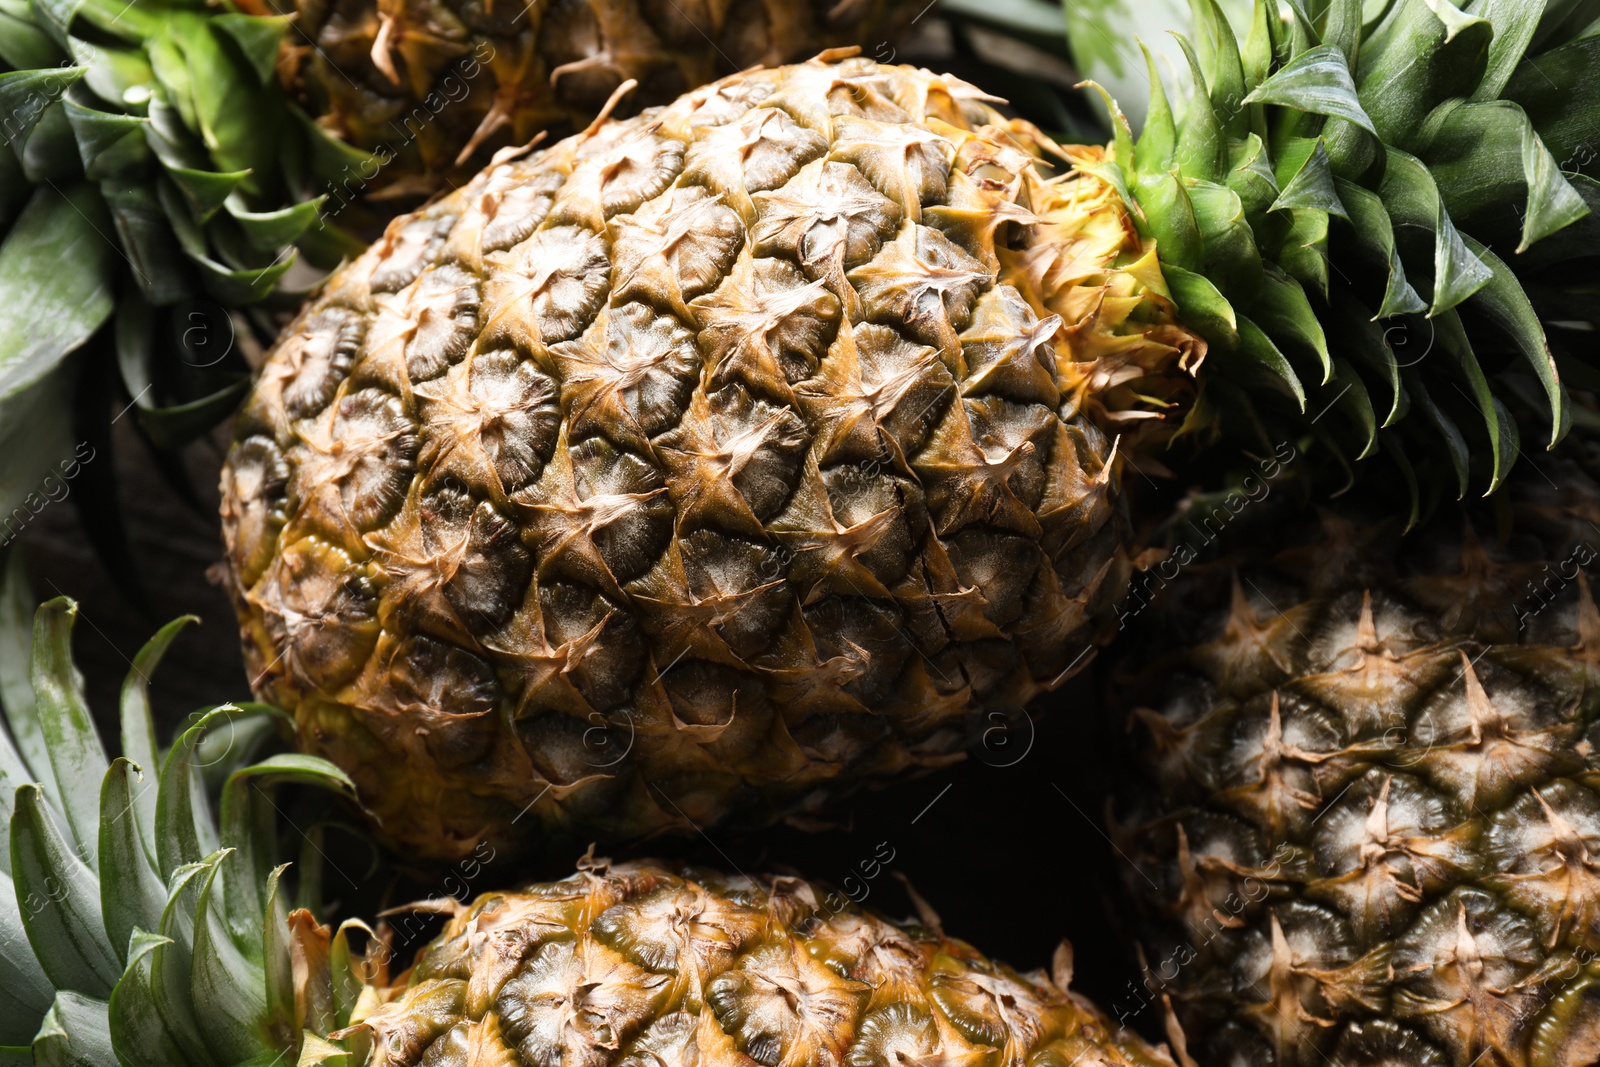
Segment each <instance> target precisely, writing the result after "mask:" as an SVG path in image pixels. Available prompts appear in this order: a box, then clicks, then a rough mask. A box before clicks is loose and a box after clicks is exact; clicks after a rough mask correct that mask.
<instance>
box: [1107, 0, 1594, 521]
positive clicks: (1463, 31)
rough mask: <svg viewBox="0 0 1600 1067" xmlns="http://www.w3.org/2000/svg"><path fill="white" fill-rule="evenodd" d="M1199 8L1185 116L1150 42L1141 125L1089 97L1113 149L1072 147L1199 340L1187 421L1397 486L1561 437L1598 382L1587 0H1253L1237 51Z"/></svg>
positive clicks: (1207, 1)
mask: <svg viewBox="0 0 1600 1067" xmlns="http://www.w3.org/2000/svg"><path fill="white" fill-rule="evenodd" d="M1191 6H1192V8H1193V10H1194V24H1195V33H1194V36H1193V39H1192V40H1191V38H1190V37H1187V36H1182V35H1179V36H1178V41H1179V43H1180V45H1181V47H1182V51H1183V55H1184V58H1185V60H1186V65H1187V68H1188V75H1189V82H1190V92H1189V93H1188V102H1187V105H1186V106H1185V107H1184V108H1182V110H1181V118H1180V117H1179V115H1178V113H1177V112H1175V109H1174V107H1173V105H1172V103H1171V101H1170V99H1169V97H1168V95H1167V91H1166V87H1165V86H1164V85H1163V82H1162V79H1161V76H1160V74H1159V73H1158V70H1157V64H1156V62H1155V61H1154V59H1152V58H1151V56H1150V53H1149V51H1148V49H1146V50H1145V57H1146V61H1147V64H1148V68H1149V77H1150V104H1149V111H1148V117H1147V120H1146V122H1145V124H1144V128H1143V130H1142V132H1141V134H1140V135H1139V136H1138V137H1137V138H1136V137H1135V136H1134V133H1133V131H1132V129H1131V127H1130V125H1129V123H1128V121H1127V119H1126V118H1125V117H1124V115H1123V113H1122V111H1121V110H1120V108H1119V107H1118V106H1117V104H1116V103H1115V101H1113V100H1112V99H1111V97H1110V95H1109V94H1108V93H1106V94H1105V96H1106V103H1107V106H1108V108H1109V110H1110V113H1111V118H1112V122H1113V127H1114V132H1115V140H1114V144H1113V148H1112V152H1111V155H1110V158H1109V159H1107V160H1106V161H1105V162H1104V163H1101V164H1098V165H1096V164H1094V163H1093V162H1092V161H1091V162H1086V163H1081V164H1080V166H1083V167H1085V168H1086V169H1089V170H1090V171H1091V172H1092V173H1095V174H1098V175H1099V176H1101V177H1102V178H1104V179H1105V180H1106V181H1108V182H1110V183H1111V184H1113V185H1114V186H1115V187H1116V188H1117V189H1118V190H1119V192H1120V193H1121V194H1122V196H1123V199H1124V200H1125V202H1126V203H1127V204H1128V206H1129V210H1130V213H1131V214H1132V216H1133V219H1134V222H1135V224H1136V225H1137V226H1138V228H1139V229H1140V231H1141V233H1143V234H1145V235H1147V236H1149V237H1153V238H1154V239H1155V241H1156V244H1157V247H1158V249H1159V253H1160V257H1161V263H1162V270H1163V273H1164V275H1165V279H1166V283H1167V285H1168V287H1169V288H1170V290H1171V293H1172V296H1173V299H1174V301H1175V302H1176V303H1177V305H1178V307H1179V309H1180V313H1181V317H1182V319H1183V321H1184V322H1185V324H1186V325H1188V326H1189V327H1191V328H1192V329H1194V330H1195V331H1196V332H1198V333H1199V334H1201V335H1202V336H1203V337H1205V338H1206V340H1207V341H1208V342H1209V344H1210V353H1211V354H1210V356H1209V359H1210V363H1209V364H1208V366H1209V369H1210V373H1208V374H1207V375H1206V376H1205V379H1204V390H1203V393H1202V396H1201V398H1200V400H1199V401H1198V402H1197V403H1196V405H1195V406H1194V408H1193V409H1192V410H1191V411H1190V413H1189V415H1188V418H1187V420H1186V422H1185V424H1184V427H1183V431H1182V432H1180V434H1179V436H1180V437H1182V436H1183V435H1184V434H1190V435H1195V436H1198V435H1199V434H1201V433H1202V432H1208V433H1211V434H1213V435H1215V434H1219V433H1221V432H1222V431H1223V430H1224V429H1226V430H1228V431H1229V432H1231V433H1236V434H1239V435H1241V436H1244V437H1246V438H1247V439H1248V440H1250V441H1251V442H1252V443H1253V444H1256V445H1259V446H1262V447H1264V448H1266V450H1268V451H1271V449H1272V443H1273V442H1275V441H1285V440H1304V439H1305V438H1306V437H1308V436H1309V437H1311V438H1314V439H1315V440H1317V441H1319V442H1321V443H1322V444H1324V445H1325V446H1327V451H1328V452H1329V453H1330V454H1331V455H1332V456H1334V457H1336V458H1337V461H1338V463H1339V464H1340V465H1341V466H1342V467H1343V468H1344V469H1345V470H1346V471H1347V473H1348V474H1349V475H1350V476H1352V477H1353V475H1354V466H1353V463H1352V461H1358V460H1362V459H1365V458H1366V457H1368V456H1371V455H1373V454H1374V453H1376V452H1378V451H1380V450H1381V451H1382V452H1383V453H1385V454H1387V455H1388V456H1389V457H1390V458H1391V459H1392V460H1393V462H1394V464H1395V465H1396V467H1397V468H1398V470H1399V471H1400V472H1401V474H1402V475H1403V476H1404V477H1405V479H1406V481H1407V482H1408V484H1409V486H1410V489H1411V494H1412V497H1413V501H1415V499H1416V497H1417V494H1418V488H1419V475H1420V476H1421V477H1422V479H1424V484H1425V485H1427V486H1430V487H1434V488H1438V487H1443V486H1446V485H1449V484H1453V485H1454V487H1455V488H1456V490H1457V493H1458V495H1464V494H1465V493H1467V492H1468V491H1469V489H1471V488H1473V487H1474V486H1476V487H1477V488H1478V489H1479V490H1480V491H1481V490H1490V491H1492V490H1493V489H1494V488H1495V487H1496V486H1498V485H1499V484H1500V483H1501V482H1502V480H1503V479H1504V478H1505V476H1506V474H1507V472H1508V471H1509V470H1510V469H1511V466H1512V464H1513V463H1514V462H1515V460H1516V458H1517V455H1518V451H1519V437H1520V432H1521V431H1522V430H1524V429H1525V430H1526V431H1527V432H1528V433H1529V434H1531V435H1534V436H1535V437H1536V439H1537V440H1539V441H1540V442H1542V443H1545V444H1547V445H1550V446H1553V445H1554V444H1555V443H1556V442H1558V441H1560V440H1561V439H1562V437H1563V436H1564V435H1565V434H1566V433H1567V432H1568V429H1569V428H1570V425H1571V422H1572V418H1573V413H1572V409H1571V406H1570V404H1569V401H1568V397H1567V394H1566V383H1567V382H1573V383H1576V384H1579V385H1580V386H1586V385H1587V384H1589V383H1591V382H1592V381H1596V380H1600V379H1596V378H1595V374H1594V370H1593V368H1592V365H1591V364H1592V356H1590V355H1588V354H1587V353H1583V354H1580V350H1579V347H1578V346H1577V345H1575V344H1574V343H1573V342H1575V341H1581V340H1582V339H1583V338H1584V337H1587V336H1592V334H1590V333H1588V332H1587V331H1589V330H1591V329H1592V324H1593V322H1594V315H1593V313H1592V310H1591V308H1589V307H1585V306H1582V302H1581V301H1579V300H1577V299H1574V295H1575V294H1576V293H1577V292H1580V291H1582V290H1583V288H1584V287H1585V286H1586V285H1588V284H1590V283H1591V282H1592V279H1593V267H1592V264H1593V258H1592V257H1593V254H1594V249H1595V248H1596V247H1597V246H1596V244H1595V242H1594V237H1595V236H1596V232H1595V231H1596V227H1597V225H1600V224H1597V223H1596V222H1595V220H1594V218H1593V216H1592V215H1591V208H1592V206H1593V205H1595V204H1596V203H1600V185H1597V184H1596V182H1595V180H1594V179H1593V178H1591V177H1590V176H1589V175H1588V174H1586V173H1582V170H1583V169H1584V168H1586V167H1588V166H1589V165H1590V164H1591V163H1592V162H1593V160H1594V151H1593V150H1592V148H1589V147H1588V146H1589V143H1590V140H1591V139H1592V138H1593V137H1594V136H1595V135H1596V134H1597V133H1600V100H1597V99H1596V95H1597V93H1600V89H1597V88H1596V85H1597V84H1600V69H1597V66H1596V64H1597V62H1600V38H1596V37H1594V36H1591V35H1590V30H1591V29H1592V27H1590V26H1589V25H1588V22H1589V21H1590V20H1591V19H1592V17H1593V13H1592V12H1591V11H1589V7H1588V6H1587V5H1584V4H1580V3H1575V2H1573V0H1506V2H1501V0H1474V2H1471V3H1468V4H1464V5H1460V6H1458V5H1457V4H1455V3H1452V2H1451V0H1391V2H1389V3H1386V4H1383V5H1380V10H1379V11H1378V13H1377V15H1376V16H1375V17H1373V18H1371V19H1366V18H1364V9H1366V8H1372V7H1373V5H1372V4H1366V5H1363V3H1362V2H1361V0H1323V2H1322V3H1316V4H1313V5H1312V9H1311V10H1310V11H1308V9H1307V7H1306V6H1304V5H1302V3H1301V2H1300V0H1286V2H1285V3H1284V4H1283V5H1281V6H1280V5H1279V4H1276V3H1268V2H1267V0H1256V2H1255V4H1254V18H1253V21H1252V22H1251V27H1250V31H1249V33H1248V36H1247V37H1246V38H1245V40H1244V42H1243V44H1242V45H1241V44H1240V42H1239V40H1238V38H1237V37H1236V36H1235V34H1234V31H1233V28H1232V26H1231V25H1230V23H1229V21H1228V19H1227V18H1226V17H1225V16H1224V15H1223V13H1222V11H1221V10H1220V9H1219V8H1218V6H1217V3H1216V0H1191ZM1280 10H1281V11H1282V12H1283V13H1284V14H1283V17H1281V18H1280V17H1279V12H1280ZM1584 12H1589V14H1588V15H1587V16H1585V15H1584ZM1141 47H1142V46H1141ZM1091 68H1092V65H1091ZM1101 92H1102V93H1105V91H1104V90H1103V89H1102V90H1101ZM1573 168H1576V169H1573ZM1541 310H1543V311H1544V312H1545V314H1544V316H1541ZM1480 327H1487V328H1486V329H1480ZM1547 328H1548V329H1549V330H1550V331H1551V334H1547V332H1546V331H1547ZM1552 335H1554V336H1555V340H1556V341H1557V342H1558V343H1555V344H1552ZM1407 346H1409V347H1407ZM1418 353H1420V354H1418ZM1517 412H1535V413H1536V414H1532V415H1520V416H1519V414H1517ZM1330 413H1333V414H1331V416H1330V417H1329V418H1326V419H1324V418H1323V416H1324V415H1330ZM1519 423H1520V425H1519ZM1441 463H1442V467H1441V466H1438V464H1441Z"/></svg>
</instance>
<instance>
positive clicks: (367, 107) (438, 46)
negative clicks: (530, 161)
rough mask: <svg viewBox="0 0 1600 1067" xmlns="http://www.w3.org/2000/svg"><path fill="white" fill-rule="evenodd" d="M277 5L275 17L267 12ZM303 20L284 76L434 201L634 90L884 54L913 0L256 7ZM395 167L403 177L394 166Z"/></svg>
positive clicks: (317, 111) (390, 177) (522, 0)
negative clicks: (495, 160)
mask: <svg viewBox="0 0 1600 1067" xmlns="http://www.w3.org/2000/svg"><path fill="white" fill-rule="evenodd" d="M269 5H270V6H269ZM245 6H247V7H252V8H257V9H259V10H260V11H261V13H269V12H270V11H272V10H273V9H274V8H276V9H277V10H281V11H283V12H284V13H285V14H293V15H294V16H295V17H296V21H295V23H294V27H293V29H292V31H291V32H290V34H289V35H288V36H287V37H286V39H285V42H284V50H283V54H282V56H281V58H280V61H279V74H280V77H281V78H282V79H283V81H284V83H285V85H286V86H288V87H289V88H290V90H291V91H292V92H293V93H294V94H295V95H296V96H297V97H298V98H299V99H300V100H301V101H302V102H304V104H305V105H306V109H307V110H308V111H309V112H310V113H311V114H313V115H316V116H318V121H319V122H320V123H321V124H322V125H323V126H324V127H326V128H327V129H329V130H332V131H334V132H335V133H336V134H337V135H338V136H339V137H340V138H341V139H342V140H344V141H346V142H348V143H350V144H352V145H355V146H357V147H359V148H361V149H363V150H365V151H368V152H378V153H379V154H380V158H382V159H384V163H385V172H384V173H383V174H381V175H379V176H378V182H379V183H380V185H381V186H382V187H384V188H385V189H386V195H390V196H393V195H403V194H407V193H409V194H416V193H419V192H420V193H422V194H424V195H427V194H431V193H433V192H434V191H435V190H436V189H438V188H439V187H440V184H441V178H440V175H441V174H443V173H445V172H448V171H450V170H451V169H452V168H454V167H456V166H459V165H460V164H462V163H464V162H465V161H466V160H467V159H468V158H469V157H470V156H472V155H473V153H474V152H475V151H476V150H477V149H478V148H480V147H482V146H487V147H489V148H497V147H500V146H502V145H505V144H518V145H520V144H525V143H527V141H528V140H529V139H530V138H532V137H533V136H534V135H535V134H536V133H538V132H539V131H541V130H547V129H556V130H561V131H564V132H570V131H571V130H578V129H582V128H583V127H585V126H587V125H588V124H589V123H590V121H592V120H593V118H594V116H595V115H596V114H598V113H599V112H600V110H601V108H602V107H603V106H605V104H606V102H607V100H608V99H609V98H610V96H611V94H612V93H613V92H615V91H616V90H617V88H618V87H619V86H621V85H622V84H623V83H624V82H625V81H628V80H630V79H631V80H634V81H636V82H638V86H637V88H635V89H634V90H633V91H632V92H631V93H630V94H629V96H628V98H627V100H626V102H625V106H627V107H628V108H630V109H637V108H638V107H643V106H649V105H652V104H666V103H670V102H671V101H672V100H674V99H675V98H677V97H678V96H680V95H681V94H682V93H684V92H686V91H688V90H689V89H693V88H695V87H696V86H700V85H704V84H705V83H707V82H709V81H711V80H713V79H714V78H717V77H719V76H722V75H726V74H731V73H733V72H734V71H737V70H742V69H744V68H746V67H752V66H756V65H765V66H778V65H780V64H782V63H787V62H792V61H794V60H796V59H802V58H804V57H806V56H809V55H812V54H814V53H816V52H817V51H819V50H821V49H823V48H828V47H834V46H839V45H847V44H856V43H864V44H866V45H867V46H868V47H877V46H879V45H880V44H887V43H888V41H889V39H890V38H891V37H892V36H893V35H894V34H895V32H896V31H897V30H898V29H899V28H900V27H901V26H902V25H903V24H904V23H905V22H906V21H907V20H908V19H909V18H910V17H911V16H912V15H913V14H915V13H916V12H917V11H918V10H920V9H921V7H922V6H923V5H920V4H913V3H910V2H909V0H848V2H846V3H838V2H836V0H740V2H739V3H733V2H732V0H712V2H695V3H682V4H679V3H674V2H673V0H560V2H556V3H531V2H526V0H501V2H500V3H499V4H495V3H493V2H490V3H483V2H481V0H447V2H443V3H422V2H418V0H292V2H291V0H250V2H249V3H247V4H246V5H245ZM390 168H392V170H391V169H390Z"/></svg>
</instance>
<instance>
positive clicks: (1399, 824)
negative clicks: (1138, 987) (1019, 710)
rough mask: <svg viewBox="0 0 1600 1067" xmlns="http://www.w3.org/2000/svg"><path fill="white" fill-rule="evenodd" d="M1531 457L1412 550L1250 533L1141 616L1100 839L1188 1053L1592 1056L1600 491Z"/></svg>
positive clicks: (1217, 1060)
mask: <svg viewBox="0 0 1600 1067" xmlns="http://www.w3.org/2000/svg"><path fill="white" fill-rule="evenodd" d="M1541 465H1542V464H1541ZM1545 474H1546V475H1548V477H1549V479H1550V480H1549V481H1548V482H1547V481H1546V479H1545V478H1544V477H1541V476H1540V474H1539V473H1537V472H1533V471H1530V472H1528V474H1527V476H1526V477H1519V478H1514V479H1513V480H1512V482H1511V483H1509V484H1508V486H1507V488H1506V490H1504V491H1502V492H1501V493H1500V494H1497V496H1498V497H1499V503H1500V506H1499V507H1498V508H1485V509H1483V510H1481V511H1480V512H1478V513H1476V514H1474V515H1473V516H1472V517H1471V518H1470V519H1469V520H1468V521H1466V522H1465V523H1463V520H1462V516H1461V515H1460V514H1459V513H1458V512H1454V511H1447V512H1445V513H1443V514H1441V515H1440V516H1439V518H1438V519H1437V520H1435V522H1434V523H1433V524H1432V526H1431V527H1429V528H1425V529H1424V530H1422V531H1420V532H1419V533H1417V534H1414V535H1412V536H1410V537H1407V538H1406V539H1405V540H1404V541H1403V542H1400V538H1399V537H1398V530H1397V528H1396V527H1393V526H1391V527H1388V528H1385V527H1384V526H1383V525H1382V524H1376V525H1366V524H1363V523H1358V522H1355V521H1353V519H1352V515H1351V513H1350V512H1348V511H1347V512H1346V513H1345V514H1344V515H1342V516H1336V515H1333V514H1324V515H1323V516H1322V519H1321V521H1320V523H1317V522H1313V523H1312V524H1311V527H1312V528H1311V529H1310V530H1302V531H1299V532H1297V533H1288V532H1286V531H1288V530H1291V529H1293V528H1294V527H1293V524H1292V523H1283V524H1281V525H1279V526H1278V527H1277V531H1276V532H1275V533H1274V534H1268V535H1266V536H1262V535H1263V533H1264V531H1265V530H1266V529H1269V528H1271V527H1269V526H1258V527H1257V528H1256V531H1255V533H1256V536H1255V537H1247V538H1246V539H1245V540H1242V541H1239V540H1236V541H1235V543H1236V544H1239V545H1242V546H1243V551H1242V552H1240V553H1238V554H1237V555H1234V556H1228V557H1224V558H1223V559H1222V560H1221V561H1219V562H1217V563H1211V564H1203V565H1196V566H1194V567H1191V568H1190V569H1189V570H1188V571H1186V572H1184V573H1183V574H1181V575H1180V576H1179V577H1177V579H1176V580H1175V581H1174V583H1173V585H1172V587H1171V588H1168V589H1166V590H1165V591H1163V592H1162V594H1161V595H1160V597H1159V598H1158V599H1156V600H1155V602H1154V603H1153V604H1152V606H1151V607H1150V608H1149V611H1148V613H1147V614H1148V618H1147V619H1145V620H1141V622H1143V623H1144V624H1145V625H1146V626H1147V627H1148V629H1147V630H1146V631H1145V632H1144V633H1143V635H1142V643H1137V642H1136V643H1135V644H1134V645H1131V646H1130V649H1142V651H1131V652H1130V654H1129V656H1128V658H1127V659H1126V661H1125V662H1124V663H1123V667H1124V670H1123V672H1122V674H1121V675H1120V676H1119V677H1118V679H1117V682H1116V684H1115V685H1114V686H1113V687H1112V692H1113V693H1115V694H1116V695H1117V699H1118V700H1119V702H1120V703H1121V704H1122V706H1124V707H1131V715H1130V720H1129V726H1130V729H1131V731H1132V736H1133V737H1134V738H1135V741H1134V748H1135V750H1136V752H1137V754H1138V759H1139V763H1140V766H1141V767H1142V768H1143V770H1144V772H1145V775H1144V777H1143V778H1142V779H1139V784H1138V785H1136V786H1134V787H1132V788H1131V789H1130V790H1129V792H1130V793H1131V794H1132V795H1133V797H1134V798H1135V799H1133V800H1132V802H1131V803H1123V804H1121V805H1119V806H1118V808H1119V810H1118V813H1117V816H1116V818H1115V819H1114V829H1113V836H1114V837H1115V838H1116V839H1117V840H1118V844H1119V847H1120V848H1121V850H1122V851H1123V853H1124V854H1126V855H1127V856H1128V857H1130V859H1131V863H1132V866H1131V867H1130V868H1128V869H1127V870H1126V871H1124V872H1123V874H1124V878H1123V881H1124V882H1125V884H1126V885H1127V887H1128V888H1129V890H1130V893H1131V895H1132V896H1133V898H1134V899H1136V900H1138V901H1140V902H1141V904H1142V909H1141V912H1142V924H1143V925H1142V935H1143V936H1142V940H1143V951H1144V957H1143V958H1144V960H1145V964H1146V968H1147V972H1146V984H1147V985H1148V986H1149V987H1150V990H1151V992H1152V994H1155V995H1163V994H1164V995H1167V996H1169V997H1170V998H1171V1002H1172V1004H1173V1005H1174V1006H1175V1009H1176V1013H1177V1016H1178V1018H1179V1019H1180V1020H1181V1022H1182V1024H1183V1026H1184V1028H1185V1030H1186V1032H1187V1035H1188V1041H1189V1048H1190V1049H1191V1050H1192V1051H1194V1052H1195V1055H1196V1057H1197V1058H1198V1059H1199V1060H1200V1061H1201V1062H1204V1063H1211V1064H1217V1065H1219V1067H1235V1065H1240V1067H1242V1065H1245V1064H1250V1065H1261V1064H1276V1065H1279V1067H1290V1065H1302V1064H1318V1063H1323V1062H1326V1060H1327V1059H1331V1061H1332V1062H1334V1063H1338V1064H1340V1065H1342V1067H1380V1065H1382V1067H1389V1065H1393V1064H1400V1063H1405V1064H1411V1065H1416V1067H1436V1065H1437V1067H1443V1065H1445V1064H1466V1063H1477V1064H1483V1065H1486V1067H1487V1065H1490V1064H1493V1065H1497V1067H1513V1065H1515V1067H1523V1065H1531V1064H1540V1065H1545V1064H1549V1065H1556V1064H1573V1065H1576V1064H1588V1063H1594V1062H1596V1061H1597V1058H1600V999H1597V998H1596V995H1595V983H1596V981H1597V979H1600V959H1597V956H1596V951H1597V949H1600V895H1597V894H1600V881H1597V879H1596V870H1595V866H1594V864H1595V862H1596V860H1595V856H1596V855H1597V851H1596V846H1597V845H1600V794H1597V792H1596V790H1597V789H1600V754H1597V751H1596V745H1595V742H1596V740H1597V739H1600V734H1597V733H1596V731H1597V730H1600V699H1597V690H1596V683H1597V681H1600V673H1597V670H1596V665H1597V662H1600V660H1597V656H1600V609H1597V608H1596V605H1595V602H1594V598H1593V592H1592V590H1591V588H1590V584H1589V575H1592V574H1595V573H1596V572H1595V570H1594V568H1593V564H1594V562H1595V560H1596V558H1597V555H1600V532H1597V529H1600V528H1597V527H1596V525H1595V520H1596V519H1597V518H1600V484H1597V483H1596V482H1595V481H1594V480H1593V478H1592V477H1590V476H1589V475H1588V474H1587V473H1585V472H1584V470H1582V469H1581V468H1579V467H1578V466H1577V465H1575V464H1564V465H1549V466H1546V468H1545ZM1241 521H1244V520H1241ZM1179 528H1180V529H1185V528H1184V527H1181V526H1180V527H1179ZM1508 528H1509V531H1510V533H1509V536H1508V535H1507V534H1506V532H1505V531H1506V530H1507V529H1508ZM1263 541H1270V542H1272V543H1275V544H1276V545H1277V548H1278V550H1277V551H1276V552H1263V551H1262V542H1263ZM1397 542H1400V543H1398V544H1397ZM1174 649H1175V650H1176V651H1173V650H1174ZM1325 1058H1326V1059H1325Z"/></svg>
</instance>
